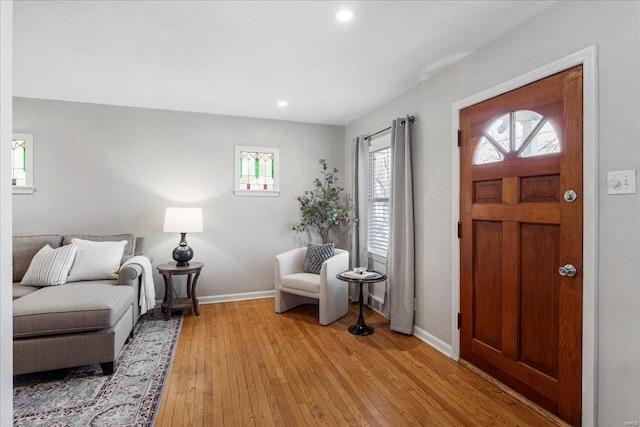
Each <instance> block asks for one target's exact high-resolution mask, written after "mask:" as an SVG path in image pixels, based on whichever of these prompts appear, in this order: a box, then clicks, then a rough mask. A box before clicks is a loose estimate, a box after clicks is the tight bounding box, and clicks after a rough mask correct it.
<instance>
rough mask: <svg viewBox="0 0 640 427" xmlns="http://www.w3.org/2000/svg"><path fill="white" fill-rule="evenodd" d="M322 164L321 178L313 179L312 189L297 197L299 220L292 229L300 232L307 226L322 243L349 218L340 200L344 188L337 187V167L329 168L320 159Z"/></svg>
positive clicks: (323, 160) (347, 211)
mask: <svg viewBox="0 0 640 427" xmlns="http://www.w3.org/2000/svg"><path fill="white" fill-rule="evenodd" d="M319 163H320V164H321V165H322V179H320V178H316V179H315V180H314V181H313V185H314V188H313V190H308V191H305V192H304V194H303V195H302V196H300V197H298V202H299V203H300V221H299V222H297V223H295V224H294V225H293V229H294V230H296V231H298V232H301V231H305V230H306V229H307V228H308V229H310V230H313V231H315V232H317V233H318V234H319V235H320V237H321V238H322V243H327V241H328V240H329V231H330V230H331V229H332V228H333V227H338V226H340V225H341V224H342V223H343V222H346V221H348V220H349V219H350V217H351V215H350V214H349V210H348V209H347V208H346V207H345V206H344V204H342V203H341V201H340V195H341V193H342V191H343V190H344V189H343V188H342V187H338V186H337V185H336V182H337V181H338V177H337V175H338V169H336V168H333V170H330V169H329V166H328V165H327V161H326V160H325V159H320V162H319Z"/></svg>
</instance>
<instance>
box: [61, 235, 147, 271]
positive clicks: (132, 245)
mask: <svg viewBox="0 0 640 427" xmlns="http://www.w3.org/2000/svg"><path fill="white" fill-rule="evenodd" d="M71 239H82V240H91V241H92V242H119V241H121V240H126V241H127V244H126V245H125V247H124V252H123V254H122V260H121V261H120V264H124V262H125V261H127V260H128V259H129V258H131V257H132V256H133V255H134V254H135V253H136V239H135V238H134V237H133V234H108V235H105V236H90V235H88V234H69V235H68V236H64V237H63V239H62V244H63V245H70V244H71Z"/></svg>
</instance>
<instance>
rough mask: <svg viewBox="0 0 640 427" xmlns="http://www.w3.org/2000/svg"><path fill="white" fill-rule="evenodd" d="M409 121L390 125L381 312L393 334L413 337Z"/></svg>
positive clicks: (413, 294) (413, 285) (413, 281)
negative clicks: (387, 220)
mask: <svg viewBox="0 0 640 427" xmlns="http://www.w3.org/2000/svg"><path fill="white" fill-rule="evenodd" d="M412 127H413V123H412V121H411V119H410V118H409V117H407V118H406V119H396V120H394V121H393V123H392V125H391V191H390V195H389V248H388V252H387V284H386V288H385V298H384V305H383V307H382V311H383V313H384V314H385V316H387V317H388V318H389V322H390V326H391V330H393V331H396V332H401V333H404V334H412V333H413V314H414V311H413V308H414V303H413V301H414V296H415V270H414V261H415V259H414V234H413V233H414V229H413V180H412V175H411V174H412V172H411V132H412Z"/></svg>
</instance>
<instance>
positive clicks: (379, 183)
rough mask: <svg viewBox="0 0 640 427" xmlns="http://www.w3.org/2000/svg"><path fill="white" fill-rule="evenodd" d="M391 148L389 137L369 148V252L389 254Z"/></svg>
mask: <svg viewBox="0 0 640 427" xmlns="http://www.w3.org/2000/svg"><path fill="white" fill-rule="evenodd" d="M390 178H391V148H390V147H389V143H388V137H387V138H386V139H385V140H383V141H382V142H377V143H373V142H372V145H371V148H370V149H369V195H368V198H369V230H368V232H369V248H368V250H369V252H370V253H373V254H376V255H380V256H383V257H386V256H387V247H388V245H389V191H390Z"/></svg>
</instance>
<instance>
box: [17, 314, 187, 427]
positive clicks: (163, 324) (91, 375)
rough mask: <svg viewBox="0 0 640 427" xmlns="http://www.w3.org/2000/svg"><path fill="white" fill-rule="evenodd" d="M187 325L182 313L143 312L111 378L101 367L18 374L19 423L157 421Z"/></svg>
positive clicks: (142, 423)
mask: <svg viewBox="0 0 640 427" xmlns="http://www.w3.org/2000/svg"><path fill="white" fill-rule="evenodd" d="M155 315H156V316H157V314H155ZM181 327H182V316H172V317H171V319H170V320H169V321H164V320H161V319H157V318H155V317H153V316H151V315H150V313H147V314H146V315H145V316H142V317H141V318H140V320H139V321H138V323H137V325H136V334H135V336H134V338H133V339H132V340H129V342H128V343H127V344H126V345H125V346H124V348H123V350H122V352H121V353H120V357H119V359H118V361H117V363H116V370H115V372H114V373H113V375H110V376H106V375H102V370H101V369H100V365H93V366H84V367H81V368H72V369H60V370H56V371H48V372H40V373H34V374H25V375H16V376H15V377H14V378H13V381H14V387H13V405H14V413H13V416H14V418H13V419H14V425H15V426H56V427H58V426H59V427H62V426H69V427H71V426H73V427H76V426H77V427H80V426H82V427H86V426H150V425H152V424H153V421H154V418H155V416H156V413H157V410H158V405H159V403H160V397H161V395H162V390H163V387H164V383H165V381H166V378H167V376H168V373H169V370H170V368H171V362H172V360H173V355H174V350H175V347H176V342H177V340H178V337H179V335H180V328H181Z"/></svg>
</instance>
